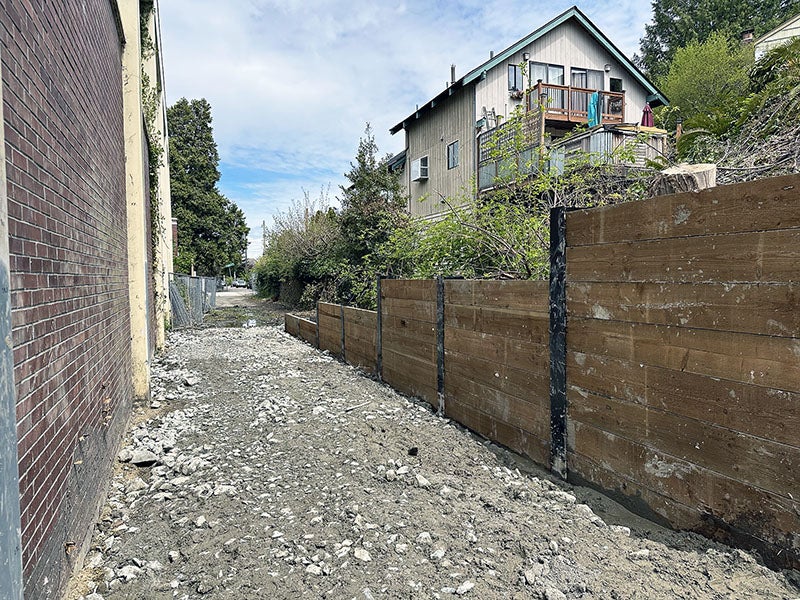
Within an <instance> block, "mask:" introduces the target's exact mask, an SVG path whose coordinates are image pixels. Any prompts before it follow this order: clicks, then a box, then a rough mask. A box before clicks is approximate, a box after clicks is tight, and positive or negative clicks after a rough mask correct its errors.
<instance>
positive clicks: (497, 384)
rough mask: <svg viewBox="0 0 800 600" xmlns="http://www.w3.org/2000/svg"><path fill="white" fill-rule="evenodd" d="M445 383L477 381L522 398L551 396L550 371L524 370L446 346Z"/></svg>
mask: <svg viewBox="0 0 800 600" xmlns="http://www.w3.org/2000/svg"><path fill="white" fill-rule="evenodd" d="M444 364H445V385H447V384H448V383H447V382H448V381H453V380H454V379H463V380H468V381H475V382H477V383H480V384H481V385H485V386H486V387H489V388H492V389H495V390H498V391H500V392H503V393H505V394H510V395H512V396H515V397H517V398H520V399H522V400H524V399H526V398H531V397H540V398H541V397H548V398H549V397H550V396H549V394H550V380H549V371H548V372H544V373H542V372H540V371H523V370H521V369H514V368H512V367H509V366H508V365H503V364H499V363H492V362H489V361H487V360H483V359H481V358H478V357H476V356H472V355H469V354H459V353H457V352H453V351H448V350H445V360H444Z"/></svg>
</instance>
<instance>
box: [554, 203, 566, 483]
mask: <svg viewBox="0 0 800 600" xmlns="http://www.w3.org/2000/svg"><path fill="white" fill-rule="evenodd" d="M565 234H566V208H565V207H563V206H556V207H554V208H551V209H550V469H551V471H553V473H555V474H557V475H558V476H559V477H561V478H562V479H566V478H567V360H566V359H567V288H566V274H567V273H566V272H567V261H566V240H565Z"/></svg>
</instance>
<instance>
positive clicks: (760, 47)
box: [754, 15, 800, 60]
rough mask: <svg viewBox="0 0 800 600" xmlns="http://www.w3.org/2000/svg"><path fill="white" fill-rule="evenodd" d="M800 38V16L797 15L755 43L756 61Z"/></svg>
mask: <svg viewBox="0 0 800 600" xmlns="http://www.w3.org/2000/svg"><path fill="white" fill-rule="evenodd" d="M797 36H800V15H795V16H794V17H792V18H791V19H789V20H788V21H786V22H784V23H781V24H780V25H778V26H777V27H776V28H775V29H773V30H772V31H770V32H769V33H765V34H764V35H762V36H761V37H760V38H758V39H757V40H756V41H755V42H754V46H755V53H756V60H758V59H759V58H761V57H762V56H764V54H766V53H767V52H769V51H770V50H772V49H773V48H777V47H778V46H782V45H783V44H788V43H789V42H791V41H792V40H793V39H794V38H796V37H797Z"/></svg>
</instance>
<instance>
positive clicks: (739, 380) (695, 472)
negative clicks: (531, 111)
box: [286, 176, 800, 568]
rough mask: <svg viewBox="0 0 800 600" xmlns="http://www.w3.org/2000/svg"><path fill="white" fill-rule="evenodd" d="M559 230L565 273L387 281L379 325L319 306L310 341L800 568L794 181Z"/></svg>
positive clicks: (654, 203)
mask: <svg viewBox="0 0 800 600" xmlns="http://www.w3.org/2000/svg"><path fill="white" fill-rule="evenodd" d="M553 222H554V223H561V222H564V223H565V236H564V238H562V239H565V240H566V243H565V246H562V247H561V248H558V250H559V251H557V252H554V257H555V256H556V255H557V254H562V255H563V254H564V252H560V251H561V250H563V249H564V248H565V254H566V284H564V283H563V278H561V277H556V278H555V279H554V281H553V282H551V284H550V286H549V287H548V284H547V283H546V282H530V281H463V280H445V281H441V280H425V281H409V280H388V279H384V280H381V287H380V289H381V293H380V305H381V314H380V318H378V315H377V313H375V312H373V311H360V310H357V309H351V308H347V307H344V308H343V307H341V306H339V305H331V304H324V303H320V304H319V328H318V334H317V331H316V330H312V331H311V334H309V327H310V326H313V323H311V322H307V324H306V333H305V338H304V339H307V340H308V339H309V338H313V339H318V340H319V347H320V348H322V349H325V350H328V351H330V352H331V353H332V354H333V355H335V356H339V357H342V358H344V359H345V360H347V361H348V362H350V363H351V364H357V365H360V366H361V367H362V368H364V369H365V370H368V371H372V372H376V373H377V374H378V376H382V378H383V379H384V381H386V382H387V383H389V384H390V385H392V386H393V387H395V388H396V389H398V390H400V391H402V392H404V393H407V394H410V395H415V396H418V397H420V398H423V399H424V400H426V401H427V402H429V403H430V404H431V405H432V406H434V407H436V408H438V409H440V410H442V411H443V412H444V414H446V415H447V416H449V417H452V418H453V419H455V420H457V421H459V422H460V423H462V424H464V425H466V426H467V427H469V428H471V429H473V430H474V431H477V432H479V433H481V434H483V435H485V436H487V437H489V438H491V439H493V440H495V441H497V442H499V443H501V444H504V445H506V446H508V447H510V448H512V449H514V450H516V451H518V452H520V453H522V454H525V455H527V456H529V457H530V458H532V459H533V460H535V461H536V462H538V463H540V464H542V465H545V466H549V467H551V468H552V469H553V470H554V472H556V473H558V474H560V475H562V476H564V475H565V474H566V476H567V477H568V478H569V479H571V480H572V481H574V482H576V483H586V484H589V485H592V486H594V487H597V488H599V489H601V490H603V491H605V492H607V493H609V494H611V495H612V496H614V497H616V498H617V499H619V500H622V501H623V502H626V503H627V504H628V505H629V506H630V507H631V508H632V509H634V510H635V511H636V512H639V513H641V514H645V515H646V516H649V517H650V518H653V519H655V520H657V521H660V522H662V523H664V524H667V525H670V526H672V527H675V528H679V529H689V530H694V531H698V532H701V533H704V534H706V535H709V536H711V537H715V538H717V539H721V540H723V541H726V542H729V543H733V544H734V545H743V546H745V547H748V548H749V547H755V548H757V549H759V550H760V551H761V552H762V554H763V556H764V557H765V558H767V560H768V561H770V562H771V564H774V565H777V566H784V567H793V568H798V567H800V507H799V506H798V499H800V176H789V177H782V178H776V179H772V180H767V181H759V182H756V183H746V184H740V185H736V186H727V187H720V188H714V189H711V190H706V191H703V192H701V193H696V194H695V193H690V194H679V195H674V196H666V197H659V198H654V199H650V200H646V201H642V202H635V203H629V204H623V205H615V206H611V207H605V208H600V209H592V210H582V211H574V212H567V213H566V214H563V213H562V214H561V216H560V218H559V219H553ZM557 229H558V232H561V230H560V228H557ZM558 232H557V233H558ZM551 233H552V231H551ZM558 235H559V236H560V235H561V233H558ZM560 261H561V259H560V258H558V259H555V258H554V267H556V266H558V265H559V264H563V262H560ZM554 272H556V269H555V268H554ZM559 286H560V288H559ZM559 289H560V290H561V291H563V290H564V289H566V293H565V294H561V293H560V291H559ZM564 314H566V316H567V324H566V350H565V351H564V344H559V343H555V344H551V342H552V341H553V340H555V339H557V334H556V333H554V334H552V338H553V340H551V333H550V331H554V332H556V331H557V330H558V326H555V327H556V328H555V329H553V327H554V323H562V317H563V315H564ZM343 316H344V325H345V326H344V335H343V334H342V331H343V330H342V318H343ZM295 319H296V318H294V317H290V316H287V322H286V328H287V331H289V332H290V333H292V334H293V335H300V337H303V334H302V332H301V325H302V323H301V322H297V323H296V322H295ZM309 323H310V324H311V325H310V326H309V325H308V324H309ZM295 332H298V333H295ZM312 334H313V335H312ZM317 335H318V338H317ZM351 338H352V341H351ZM312 343H314V342H313V341H312ZM551 348H553V356H551V354H550V352H551ZM562 364H565V365H566V368H565V369H564V368H561V365H562ZM564 390H566V406H567V410H566V413H564V411H563V409H562V408H561V407H563V406H564V397H563V394H564ZM564 433H566V447H565V446H564V444H563V439H564V438H563V434H564ZM564 460H565V461H566V463H565V464H564Z"/></svg>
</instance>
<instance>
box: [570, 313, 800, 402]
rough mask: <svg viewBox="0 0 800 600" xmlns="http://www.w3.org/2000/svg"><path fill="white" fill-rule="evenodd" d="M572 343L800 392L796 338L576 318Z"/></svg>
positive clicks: (589, 350) (799, 352)
mask: <svg viewBox="0 0 800 600" xmlns="http://www.w3.org/2000/svg"><path fill="white" fill-rule="evenodd" d="M567 345H568V348H569V349H570V351H572V352H581V353H583V354H597V355H601V356H608V357H611V358H620V359H625V360H628V361H631V362H634V363H636V364H639V363H641V364H645V365H651V366H656V367H664V368H668V369H675V370H678V371H686V372H688V373H694V374H697V375H707V376H710V377H718V378H722V379H729V380H731V381H739V382H742V383H750V384H753V385H760V386H764V387H770V388H775V389H778V390H784V391H788V392H798V391H800V389H798V388H800V360H799V359H798V357H800V340H797V339H793V338H780V337H771V336H763V335H752V334H748V333H731V332H723V331H709V330H704V329H688V328H683V327H669V326H663V325H647V324H639V323H623V322H619V321H601V320H597V319H580V318H573V319H571V320H570V323H569V329H568V331H567Z"/></svg>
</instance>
